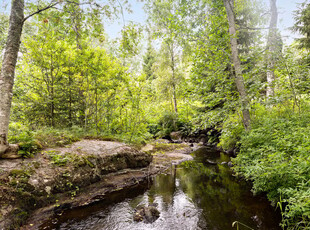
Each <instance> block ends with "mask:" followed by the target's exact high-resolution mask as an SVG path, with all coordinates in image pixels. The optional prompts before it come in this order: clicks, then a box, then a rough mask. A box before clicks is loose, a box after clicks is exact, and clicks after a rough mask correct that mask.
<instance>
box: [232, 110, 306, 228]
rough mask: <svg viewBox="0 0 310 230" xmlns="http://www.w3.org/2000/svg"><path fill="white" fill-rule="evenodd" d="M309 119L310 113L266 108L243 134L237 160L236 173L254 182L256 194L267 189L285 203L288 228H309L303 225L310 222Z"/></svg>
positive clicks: (271, 199)
mask: <svg viewBox="0 0 310 230" xmlns="http://www.w3.org/2000/svg"><path fill="white" fill-rule="evenodd" d="M279 112H281V113H279ZM309 122H310V115H309V114H307V113H305V114H301V115H299V114H294V113H290V114H289V113H282V111H279V110H278V109H277V108H273V109H272V110H271V109H270V110H269V111H265V113H264V115H262V116H257V117H256V119H255V120H254V121H253V123H252V129H251V131H250V132H248V133H243V134H242V136H241V140H240V143H241V150H240V154H239V155H238V156H237V158H235V159H233V162H234V164H235V165H236V166H235V167H234V170H235V171H236V173H237V174H239V175H242V176H244V177H245V178H246V179H249V180H252V181H253V191H254V193H259V192H267V197H268V199H269V200H270V201H272V203H273V204H276V203H279V204H280V205H281V207H282V215H283V222H282V225H283V227H286V228H288V229H309V225H308V228H303V227H305V226H306V224H307V223H309V221H310V198H309V197H310V196H309V194H310V182H309V181H310V154H309V152H310V127H309V125H308V124H309ZM299 227H300V228H299Z"/></svg>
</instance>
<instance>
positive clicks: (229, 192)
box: [40, 148, 281, 230]
mask: <svg viewBox="0 0 310 230" xmlns="http://www.w3.org/2000/svg"><path fill="white" fill-rule="evenodd" d="M192 155H193V156H194V160H193V161H186V162H183V163H182V164H180V165H173V166H172V167H171V168H170V169H169V170H168V171H166V172H165V173H163V174H159V175H157V176H155V177H154V178H150V179H149V180H148V181H146V182H145V183H142V184H139V185H137V186H136V187H134V188H130V189H126V190H122V191H119V192H115V193H112V194H110V195H109V196H107V197H106V198H105V199H104V200H103V201H100V202H98V203H97V204H93V205H91V206H87V207H83V208H78V209H73V210H68V211H65V212H63V213H57V214H55V216H53V218H51V219H50V220H49V221H47V222H46V223H44V224H42V225H41V226H40V229H68V230H69V229H72V230H73V229H74V230H79V229H81V230H82V229H83V230H85V229H89V230H101V229H102V230H103V229H104V230H118V229H120V230H148V229H149V230H151V229H154V230H155V229H157V230H166V229H169V230H174V229H175V230H196V229H197V230H198V229H210V230H227V229H237V225H239V229H240V230H242V229H255V230H256V229H261V230H280V229H281V228H280V227H279V223H280V221H281V216H280V214H279V213H278V212H277V211H276V210H275V207H272V206H271V205H270V203H269V202H268V201H267V200H266V198H265V197H264V196H254V195H253V194H252V192H251V185H250V184H249V183H247V182H245V181H244V180H242V179H240V178H236V177H234V176H233V174H232V170H231V169H230V167H229V166H228V164H227V163H228V162H229V161H230V159H229V157H228V156H227V155H225V154H224V153H221V152H219V151H215V150H212V149H210V148H201V149H199V150H197V151H195V152H193V154H192ZM151 203H157V204H158V210H159V211H160V217H159V218H158V219H157V220H156V221H155V222H153V223H143V222H139V223H137V222H134V221H133V215H134V212H135V208H136V207H137V206H138V205H141V204H143V205H148V204H151ZM234 222H235V225H234V228H233V227H232V224H233V223H234Z"/></svg>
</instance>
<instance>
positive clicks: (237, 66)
mask: <svg viewBox="0 0 310 230" xmlns="http://www.w3.org/2000/svg"><path fill="white" fill-rule="evenodd" d="M223 2H224V6H225V9H226V13H227V19H228V24H229V34H230V45H231V54H232V61H233V66H234V70H235V82H236V86H237V89H238V92H239V96H240V100H241V106H242V115H243V124H244V127H245V129H249V128H250V122H251V118H250V111H249V102H248V98H247V93H246V89H245V85H244V79H243V76H242V69H241V63H240V59H239V51H238V42H237V31H236V22H235V15H234V1H233V0H223Z"/></svg>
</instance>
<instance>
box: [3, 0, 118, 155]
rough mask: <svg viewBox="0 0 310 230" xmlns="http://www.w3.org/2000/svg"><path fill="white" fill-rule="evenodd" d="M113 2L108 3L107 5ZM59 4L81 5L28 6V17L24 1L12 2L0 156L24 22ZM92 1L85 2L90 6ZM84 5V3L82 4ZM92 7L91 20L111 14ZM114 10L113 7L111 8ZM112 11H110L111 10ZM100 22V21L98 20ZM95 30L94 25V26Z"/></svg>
mask: <svg viewBox="0 0 310 230" xmlns="http://www.w3.org/2000/svg"><path fill="white" fill-rule="evenodd" d="M111 2H113V0H111V1H109V3H111ZM61 3H68V4H72V5H77V4H82V3H79V1H78V0H73V1H57V0H51V1H50V2H49V3H47V4H46V3H44V5H41V3H38V4H39V5H34V4H29V5H30V8H32V9H34V12H31V13H30V14H29V15H28V16H26V17H25V16H24V5H25V3H24V0H12V3H11V13H10V20H9V31H8V36H7V42H6V46H5V52H4V57H3V62H2V68H1V72H0V156H1V155H2V154H3V153H4V152H6V151H7V150H8V149H9V144H8V141H7V137H8V127H9V119H10V109H11V103H12V91H13V84H14V74H15V67H16V62H17V57H18V52H19V48H20V38H21V34H22V30H23V25H24V22H25V21H26V20H27V19H29V18H30V17H32V16H34V15H36V14H39V13H41V12H43V11H46V10H48V9H50V8H53V7H55V6H56V5H58V4H61ZM92 3H93V1H90V2H87V4H92ZM83 4H85V3H83ZM93 5H94V7H93V8H92V7H91V8H92V9H90V10H91V11H92V12H93V13H94V17H93V18H100V15H99V12H100V10H102V12H103V13H105V14H107V15H111V12H110V11H109V10H107V7H102V6H101V5H100V4H98V3H95V4H93ZM113 9H114V10H115V7H114V8H113ZM113 9H112V10H113ZM98 21H100V20H98ZM94 27H95V28H96V24H95V25H94Z"/></svg>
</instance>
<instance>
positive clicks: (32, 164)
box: [0, 140, 152, 229]
mask: <svg viewBox="0 0 310 230" xmlns="http://www.w3.org/2000/svg"><path fill="white" fill-rule="evenodd" d="M151 161H152V155H151V154H148V153H145V152H142V151H139V150H137V149H135V148H133V147H130V146H128V145H126V144H124V143H120V142H112V141H99V140H82V141H79V142H76V143H73V144H72V145H70V146H67V147H62V148H50V149H46V150H44V151H42V152H41V153H38V154H36V155H35V156H34V157H33V158H29V159H16V160H8V159H6V160H5V159H0V207H1V210H0V229H6V227H4V226H7V225H8V224H10V225H11V226H12V225H13V226H15V225H16V226H19V225H20V224H21V223H20V220H23V218H20V216H23V215H24V216H25V218H26V217H27V213H29V212H31V211H32V210H35V209H37V208H39V207H43V206H45V205H47V204H48V203H55V202H56V201H57V200H58V197H59V195H58V194H63V193H68V194H69V196H70V194H71V196H75V194H76V193H78V191H79V190H81V189H82V188H84V187H86V186H89V185H91V184H94V183H96V182H99V181H101V180H102V179H103V178H104V176H105V175H107V174H110V173H115V172H118V171H120V170H125V169H139V168H145V167H147V166H148V165H149V164H150V163H151ZM17 216H19V218H18V219H17V218H14V217H17ZM7 220H10V222H11V223H8V221H7ZM14 221H16V222H17V223H14ZM18 222H19V223H18Z"/></svg>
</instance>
